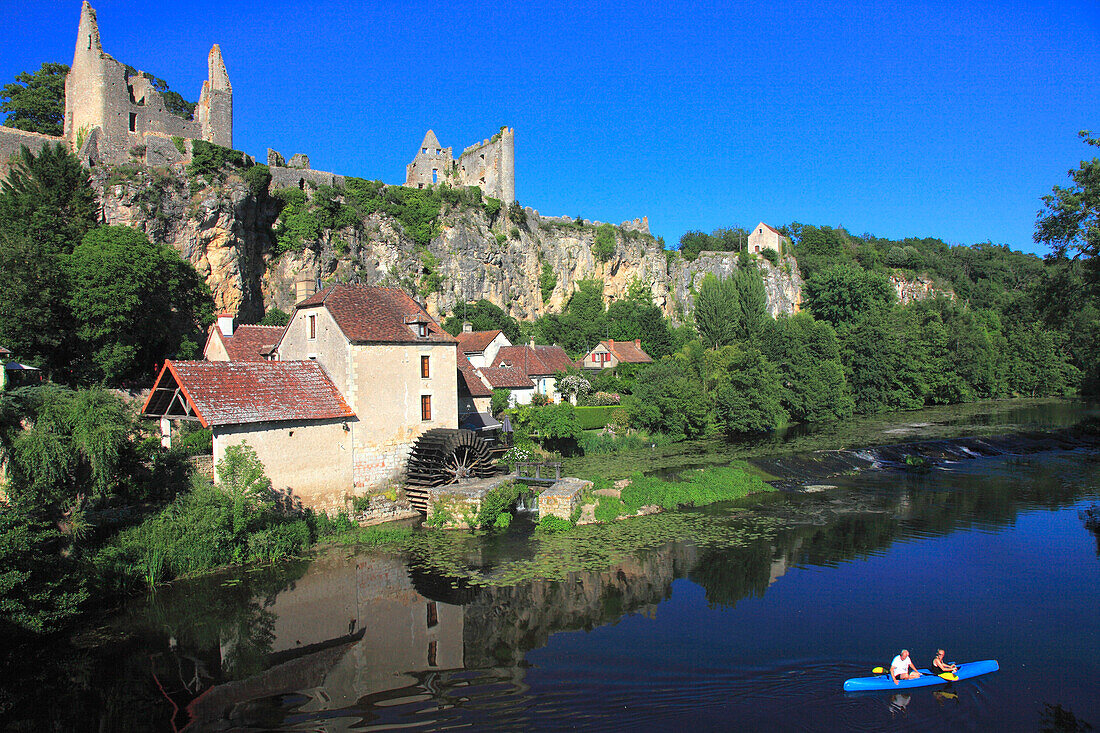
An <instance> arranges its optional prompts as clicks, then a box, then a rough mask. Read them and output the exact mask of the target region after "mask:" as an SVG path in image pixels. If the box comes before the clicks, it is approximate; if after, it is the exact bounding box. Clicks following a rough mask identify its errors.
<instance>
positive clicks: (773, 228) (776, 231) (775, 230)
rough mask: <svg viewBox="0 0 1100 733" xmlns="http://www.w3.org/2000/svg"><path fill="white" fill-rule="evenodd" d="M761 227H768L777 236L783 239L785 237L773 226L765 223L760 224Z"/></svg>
mask: <svg viewBox="0 0 1100 733" xmlns="http://www.w3.org/2000/svg"><path fill="white" fill-rule="evenodd" d="M760 225H761V226H765V227H767V228H768V229H769V230H770V231H773V232H775V233H776V234H778V235H779V236H781V237H782V236H783V232H781V231H779V230H778V229H776V228H775V227H773V226H772V225H771V224H765V223H764V222H760Z"/></svg>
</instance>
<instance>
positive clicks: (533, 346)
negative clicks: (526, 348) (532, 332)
mask: <svg viewBox="0 0 1100 733" xmlns="http://www.w3.org/2000/svg"><path fill="white" fill-rule="evenodd" d="M531 348H532V349H533V348H535V337H534V336H532V337H531Z"/></svg>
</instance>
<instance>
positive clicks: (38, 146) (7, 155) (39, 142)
mask: <svg viewBox="0 0 1100 733" xmlns="http://www.w3.org/2000/svg"><path fill="white" fill-rule="evenodd" d="M47 145H65V138H63V137H54V136H52V135H41V134H39V133H37V132H26V131H24V130H16V129H15V128H13V127H0V178H4V177H6V176H7V175H8V161H10V160H11V158H12V157H13V156H16V155H18V154H19V151H20V150H21V149H22V148H24V147H26V148H27V149H28V150H30V151H31V152H32V153H34V154H35V155H38V153H39V152H41V150H42V148H44V147H46V146H47Z"/></svg>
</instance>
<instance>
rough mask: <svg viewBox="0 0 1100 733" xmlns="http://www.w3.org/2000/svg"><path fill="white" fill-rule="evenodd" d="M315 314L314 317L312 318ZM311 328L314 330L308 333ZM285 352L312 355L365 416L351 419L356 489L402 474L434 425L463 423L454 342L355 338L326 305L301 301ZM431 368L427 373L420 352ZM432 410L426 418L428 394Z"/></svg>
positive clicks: (282, 346)
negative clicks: (354, 340) (414, 449)
mask: <svg viewBox="0 0 1100 733" xmlns="http://www.w3.org/2000/svg"><path fill="white" fill-rule="evenodd" d="M310 319H314V321H313V324H312V325H311V324H310ZM310 333H313V334H314V336H313V337H312V338H310ZM278 353H279V360H280V361H292V360H296V359H310V360H314V361H317V362H318V363H319V364H321V366H322V367H324V369H325V371H326V372H327V373H328V375H329V378H331V379H332V381H333V383H334V384H335V385H336V388H337V389H338V390H339V391H340V393H341V394H342V395H343V396H344V399H345V400H347V403H348V405H349V406H350V407H351V409H352V411H353V412H354V413H355V414H356V415H358V416H359V421H358V422H356V423H353V424H352V425H351V436H350V438H351V441H350V455H349V456H347V457H345V460H349V459H350V460H349V464H350V466H351V481H350V482H349V484H350V486H351V487H352V490H353V493H355V494H364V493H367V492H369V491H371V490H373V489H377V488H382V487H385V486H387V485H391V484H395V483H397V482H400V481H401V480H402V479H403V475H404V470H405V465H406V463H407V462H408V458H409V454H410V452H411V451H412V446H413V444H414V443H415V442H416V439H417V438H418V437H420V435H421V434H422V433H424V432H426V431H428V430H431V429H432V428H457V427H458V385H457V373H458V367H457V364H456V352H455V344H454V343H453V342H450V343H434V342H417V341H416V339H415V338H414V336H413V334H412V332H411V331H410V334H409V339H408V341H407V342H401V343H352V342H351V341H350V340H349V339H348V338H347V337H346V336H345V335H344V333H343V332H342V331H341V329H340V327H339V326H338V325H337V323H336V320H335V319H334V318H333V316H332V314H331V313H330V312H329V310H328V309H327V308H325V307H323V306H312V307H299V308H298V309H297V310H296V311H295V312H294V315H293V316H292V318H291V321H290V323H289V324H288V326H287V330H286V333H285V334H284V335H283V339H282V341H281V342H280V343H279V346H278ZM422 356H426V357H428V364H429V376H428V377H426V378H425V377H422V376H421V371H420V370H421V357H422ZM425 396H427V397H429V398H430V406H431V415H430V418H429V419H426V420H425V419H423V416H422V414H421V406H422V398H423V397H425Z"/></svg>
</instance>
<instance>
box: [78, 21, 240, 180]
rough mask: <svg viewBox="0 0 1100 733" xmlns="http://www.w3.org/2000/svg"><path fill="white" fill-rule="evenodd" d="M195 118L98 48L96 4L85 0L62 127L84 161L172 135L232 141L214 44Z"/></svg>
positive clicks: (228, 95)
mask: <svg viewBox="0 0 1100 733" xmlns="http://www.w3.org/2000/svg"><path fill="white" fill-rule="evenodd" d="M207 67H208V78H207V80H206V81H205V82H203V85H202V93H201V96H200V97H199V102H198V105H197V106H196V108H195V112H194V119H185V118H184V117H182V116H180V115H178V114H175V113H173V112H170V111H168V109H167V108H166V107H165V103H164V98H163V96H162V95H161V93H160V92H158V91H157V90H156V89H154V88H153V85H152V83H151V82H150V81H149V79H147V78H146V77H145V76H143V75H142V74H141V72H138V73H137V74H131V73H129V71H128V70H127V68H126V66H124V65H123V64H121V63H119V62H118V61H116V60H115V59H114V58H112V57H111V56H110V55H109V54H107V53H106V52H105V51H104V50H103V46H102V45H101V44H100V40H99V25H98V23H97V22H96V14H95V10H94V9H93V8H92V6H91V5H89V4H88V2H87V0H84V4H83V6H82V7H81V10H80V25H79V26H78V29H77V36H76V50H75V51H74V53H73V63H72V66H71V67H70V69H69V74H68V76H67V77H66V79H65V132H64V138H65V140H66V141H67V142H68V144H69V146H70V147H71V148H72V149H73V150H74V151H77V152H78V154H79V155H80V157H81V159H82V160H84V161H85V162H88V163H123V162H126V161H127V160H128V158H129V156H130V153H131V151H132V150H134V149H135V148H138V147H140V146H148V145H153V146H155V147H158V148H163V147H164V146H165V145H168V146H170V145H171V144H172V143H171V138H172V137H179V138H185V139H191V140H205V141H207V142H211V143H216V144H218V145H221V146H224V147H227V148H231V147H232V146H233V87H232V86H231V85H230V83H229V74H228V73H227V72H226V70H225V63H224V62H223V61H222V54H221V49H219V48H218V46H217V44H215V45H214V47H213V48H211V49H210V55H209V57H208V58H207Z"/></svg>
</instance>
